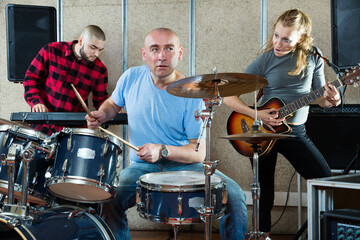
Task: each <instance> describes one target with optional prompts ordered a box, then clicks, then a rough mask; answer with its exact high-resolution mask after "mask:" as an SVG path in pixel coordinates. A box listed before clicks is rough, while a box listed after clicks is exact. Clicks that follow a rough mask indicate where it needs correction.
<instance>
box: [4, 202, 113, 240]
mask: <svg viewBox="0 0 360 240" xmlns="http://www.w3.org/2000/svg"><path fill="white" fill-rule="evenodd" d="M57 208H70V209H73V210H82V211H83V213H84V214H85V215H86V216H87V217H89V218H90V219H91V220H92V221H93V222H94V223H95V224H96V226H97V227H98V229H100V231H101V233H102V235H103V236H105V237H106V239H109V240H115V236H114V235H113V233H112V232H111V230H110V228H109V227H108V225H107V224H106V223H105V222H103V224H104V225H105V226H106V227H107V228H108V229H109V231H106V228H104V226H103V224H102V223H101V222H100V221H99V219H97V218H96V217H95V215H93V214H90V213H88V212H86V211H85V210H84V208H81V207H75V206H72V205H59V206H54V207H51V208H49V209H57ZM0 216H2V217H1V218H0V222H3V223H5V224H7V225H8V222H10V221H13V220H14V218H11V217H10V216H6V215H1V214H0ZM13 229H14V230H15V231H16V232H17V233H18V234H19V235H20V236H21V237H22V238H23V239H24V240H29V239H33V240H37V238H36V237H35V236H34V235H33V233H32V232H30V230H29V229H28V228H27V227H26V226H23V224H22V225H20V226H19V227H17V226H16V227H14V228H13ZM21 230H24V231H26V233H27V235H28V237H27V236H25V234H24V232H23V231H21ZM110 234H111V236H110ZM29 237H31V238H29ZM39 240H41V239H39Z"/></svg>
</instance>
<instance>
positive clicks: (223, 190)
mask: <svg viewBox="0 0 360 240" xmlns="http://www.w3.org/2000/svg"><path fill="white" fill-rule="evenodd" d="M221 203H222V204H223V205H226V204H227V194H226V182H224V188H223V189H222V201H221Z"/></svg>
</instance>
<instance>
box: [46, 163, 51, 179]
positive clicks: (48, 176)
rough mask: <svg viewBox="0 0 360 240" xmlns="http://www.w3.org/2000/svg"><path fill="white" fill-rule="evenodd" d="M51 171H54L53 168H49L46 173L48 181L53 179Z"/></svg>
mask: <svg viewBox="0 0 360 240" xmlns="http://www.w3.org/2000/svg"><path fill="white" fill-rule="evenodd" d="M51 171H52V167H51V166H49V167H48V168H47V169H46V172H45V178H46V179H48V178H51Z"/></svg>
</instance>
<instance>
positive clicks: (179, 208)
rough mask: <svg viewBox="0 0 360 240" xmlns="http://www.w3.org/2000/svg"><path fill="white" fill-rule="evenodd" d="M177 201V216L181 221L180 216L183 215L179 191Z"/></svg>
mask: <svg viewBox="0 0 360 240" xmlns="http://www.w3.org/2000/svg"><path fill="white" fill-rule="evenodd" d="M177 201H178V215H179V219H181V216H182V214H183V208H182V197H181V191H180V192H179V196H178V198H177Z"/></svg>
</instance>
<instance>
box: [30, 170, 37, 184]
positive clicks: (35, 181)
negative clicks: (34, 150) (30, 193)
mask: <svg viewBox="0 0 360 240" xmlns="http://www.w3.org/2000/svg"><path fill="white" fill-rule="evenodd" d="M38 179H39V173H38V172H35V175H34V177H33V179H32V181H31V183H32V184H33V185H34V186H35V185H36V184H37V183H38Z"/></svg>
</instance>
